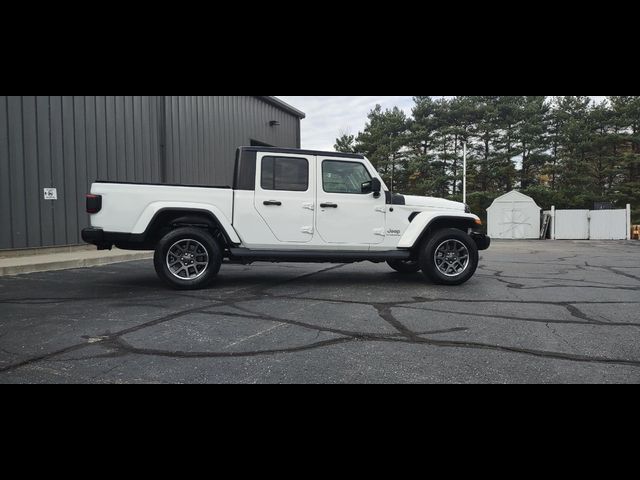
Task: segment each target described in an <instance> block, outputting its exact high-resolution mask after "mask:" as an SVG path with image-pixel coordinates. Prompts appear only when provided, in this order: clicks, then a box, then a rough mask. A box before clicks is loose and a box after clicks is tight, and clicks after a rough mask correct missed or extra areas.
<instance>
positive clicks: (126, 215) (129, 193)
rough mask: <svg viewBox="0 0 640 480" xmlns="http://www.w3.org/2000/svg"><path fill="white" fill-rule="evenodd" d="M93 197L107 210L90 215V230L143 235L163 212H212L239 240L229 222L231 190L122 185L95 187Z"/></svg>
mask: <svg viewBox="0 0 640 480" xmlns="http://www.w3.org/2000/svg"><path fill="white" fill-rule="evenodd" d="M91 193H92V194H93V195H101V196H102V199H103V200H102V201H103V202H104V204H105V205H108V208H104V209H102V210H101V211H100V212H98V213H96V214H94V215H91V226H92V227H96V228H101V229H103V230H104V231H106V232H114V233H132V234H141V233H144V231H145V230H146V228H147V226H148V225H149V222H151V220H152V219H153V217H154V216H155V214H156V213H158V212H159V211H161V210H163V209H166V208H174V209H180V210H181V209H184V210H189V209H193V210H204V211H208V212H211V213H212V214H214V215H215V216H216V218H218V220H219V221H220V223H221V224H222V225H223V227H225V230H227V233H228V234H229V236H230V237H231V239H232V241H233V240H234V237H235V239H236V241H237V242H238V243H240V239H239V238H238V235H237V233H236V232H235V230H234V228H233V226H232V224H231V220H232V215H233V190H231V189H221V188H206V187H177V186H170V185H143V184H135V185H133V184H122V183H95V184H94V185H93V186H92V188H91Z"/></svg>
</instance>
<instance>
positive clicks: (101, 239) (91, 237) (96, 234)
mask: <svg viewBox="0 0 640 480" xmlns="http://www.w3.org/2000/svg"><path fill="white" fill-rule="evenodd" d="M82 240H83V241H84V242H86V243H89V244H91V245H96V246H97V247H98V250H111V247H112V246H113V243H112V244H110V245H108V242H107V241H106V240H105V235H104V230H102V229H101V228H93V227H91V228H85V229H84V230H82Z"/></svg>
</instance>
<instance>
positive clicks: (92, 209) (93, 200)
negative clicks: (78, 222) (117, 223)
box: [87, 194, 102, 213]
mask: <svg viewBox="0 0 640 480" xmlns="http://www.w3.org/2000/svg"><path fill="white" fill-rule="evenodd" d="M100 210H102V195H92V194H88V195H87V213H98V212H99V211H100Z"/></svg>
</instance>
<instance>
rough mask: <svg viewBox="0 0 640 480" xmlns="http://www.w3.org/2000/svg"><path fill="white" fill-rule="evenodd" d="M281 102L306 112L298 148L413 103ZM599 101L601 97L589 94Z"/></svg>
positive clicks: (327, 142) (356, 99)
mask: <svg viewBox="0 0 640 480" xmlns="http://www.w3.org/2000/svg"><path fill="white" fill-rule="evenodd" d="M278 98H280V99H282V100H283V101H285V102H287V103H289V104H291V105H293V106H294V107H296V108H298V109H300V110H302V111H303V112H305V113H306V114H307V118H306V119H305V120H303V121H302V147H303V148H307V149H313V150H328V151H332V150H333V145H334V144H335V140H336V138H337V137H338V135H339V133H340V132H341V131H344V130H348V131H349V132H351V133H352V134H354V135H355V134H357V133H358V132H360V131H362V130H363V129H364V126H365V123H366V120H367V114H368V113H369V112H370V111H371V109H373V108H374V107H375V106H376V104H380V105H382V107H383V108H393V107H399V108H402V109H403V110H404V111H405V112H407V114H410V113H411V107H412V106H413V100H412V98H413V97H412V96H386V97H385V96H381V97H373V96H370V97H367V96H351V97H346V96H324V97H320V96H280V97H278ZM592 98H593V99H594V100H596V101H600V100H602V99H604V98H605V97H592Z"/></svg>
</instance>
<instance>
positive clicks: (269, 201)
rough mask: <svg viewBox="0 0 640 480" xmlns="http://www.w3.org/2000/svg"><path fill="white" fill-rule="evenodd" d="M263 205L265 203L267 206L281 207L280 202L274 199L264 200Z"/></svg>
mask: <svg viewBox="0 0 640 480" xmlns="http://www.w3.org/2000/svg"><path fill="white" fill-rule="evenodd" d="M264 205H266V206H267V207H281V206H282V202H278V201H276V200H268V201H266V202H264Z"/></svg>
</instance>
